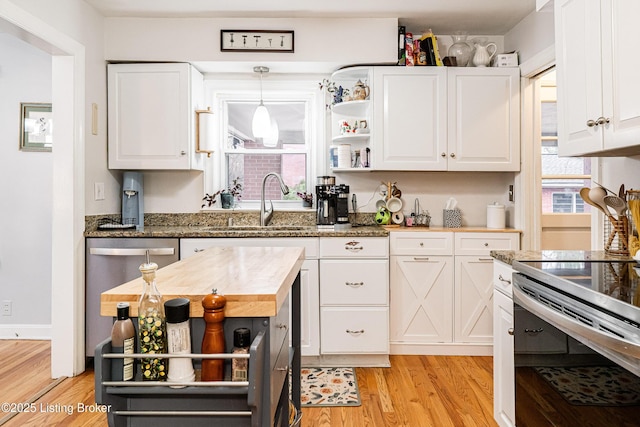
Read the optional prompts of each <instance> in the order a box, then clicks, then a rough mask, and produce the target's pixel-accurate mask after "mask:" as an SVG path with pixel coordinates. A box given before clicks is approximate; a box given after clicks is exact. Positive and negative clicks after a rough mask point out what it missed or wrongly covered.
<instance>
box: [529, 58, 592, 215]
mask: <svg viewBox="0 0 640 427" xmlns="http://www.w3.org/2000/svg"><path fill="white" fill-rule="evenodd" d="M540 96H541V106H540V108H541V110H540V114H541V118H540V128H541V129H540V130H541V143H542V146H541V148H540V154H541V178H542V213H543V214H547V213H589V212H591V206H589V205H586V206H585V204H584V203H583V201H582V198H581V197H580V189H581V188H582V187H591V159H590V158H581V157H559V156H558V127H557V125H558V119H557V105H556V84H555V71H554V72H551V73H548V74H546V75H545V76H544V77H542V81H541V87H540Z"/></svg>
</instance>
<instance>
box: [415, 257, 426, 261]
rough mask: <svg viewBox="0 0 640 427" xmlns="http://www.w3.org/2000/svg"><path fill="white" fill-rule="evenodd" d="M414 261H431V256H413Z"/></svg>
mask: <svg viewBox="0 0 640 427" xmlns="http://www.w3.org/2000/svg"><path fill="white" fill-rule="evenodd" d="M413 260H414V261H429V257H425V256H414V257H413Z"/></svg>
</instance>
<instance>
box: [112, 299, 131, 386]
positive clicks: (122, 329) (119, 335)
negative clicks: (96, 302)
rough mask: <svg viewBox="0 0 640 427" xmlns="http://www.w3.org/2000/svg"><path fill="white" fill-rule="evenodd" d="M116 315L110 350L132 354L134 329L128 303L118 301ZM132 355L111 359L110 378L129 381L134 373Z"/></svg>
mask: <svg viewBox="0 0 640 427" xmlns="http://www.w3.org/2000/svg"><path fill="white" fill-rule="evenodd" d="M116 308H117V310H118V317H117V320H116V321H115V323H114V324H113V327H112V328H111V352H112V353H122V354H133V353H135V350H136V345H135V343H136V330H135V328H134V327H133V322H132V321H131V319H130V318H129V303H128V302H119V303H118V304H117V305H116ZM134 370H135V369H134V363H133V358H132V357H127V358H124V359H112V364H111V379H112V380H113V381H130V380H132V379H133V375H134Z"/></svg>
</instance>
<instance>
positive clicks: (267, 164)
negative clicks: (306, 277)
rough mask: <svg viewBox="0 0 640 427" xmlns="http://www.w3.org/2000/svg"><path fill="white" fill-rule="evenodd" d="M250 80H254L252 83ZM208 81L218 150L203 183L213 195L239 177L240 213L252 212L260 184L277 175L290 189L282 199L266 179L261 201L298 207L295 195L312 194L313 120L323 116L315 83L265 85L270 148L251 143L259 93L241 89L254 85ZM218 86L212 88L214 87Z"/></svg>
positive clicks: (258, 141) (259, 142)
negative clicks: (274, 131)
mask: <svg viewBox="0 0 640 427" xmlns="http://www.w3.org/2000/svg"><path fill="white" fill-rule="evenodd" d="M253 80H254V79H253ZM224 83H225V84H216V83H213V82H212V91H211V93H212V97H213V99H214V101H213V104H214V105H215V108H216V110H217V111H218V116H219V117H218V120H219V122H218V124H219V128H220V130H219V136H220V138H219V141H220V142H219V149H218V150H216V152H217V153H216V156H215V157H216V158H215V160H214V164H215V165H216V166H215V167H213V168H212V170H211V171H210V175H211V177H210V178H209V179H207V181H208V183H207V184H209V185H211V188H212V189H213V191H217V190H218V189H220V188H226V186H227V185H228V183H230V182H233V180H234V179H236V178H240V181H241V182H242V184H243V191H242V198H241V200H240V207H241V208H253V207H255V206H257V202H258V201H259V200H260V193H261V190H262V188H261V187H262V180H263V178H264V176H265V175H266V174H268V173H270V172H277V173H279V174H280V175H281V176H282V178H283V180H284V182H285V183H286V184H287V186H288V187H289V189H290V192H289V194H288V195H283V194H282V192H281V190H280V186H279V185H278V183H277V180H276V179H269V180H268V181H267V182H266V186H265V197H266V199H270V200H272V201H273V202H274V204H275V205H276V206H277V205H278V204H280V206H281V207H282V206H285V207H296V206H300V198H299V197H298V196H297V195H296V193H297V192H313V191H314V187H313V185H314V184H313V182H314V181H313V180H312V178H311V177H312V176H314V174H315V167H314V159H315V158H316V149H317V147H318V144H319V141H321V140H322V139H321V138H322V135H321V134H319V132H318V130H317V129H318V128H319V126H318V123H319V120H318V118H319V117H321V112H323V111H324V109H323V106H322V105H321V104H320V108H319V107H318V103H319V102H322V100H321V99H320V98H321V93H320V92H319V91H318V89H317V87H318V84H317V82H315V81H314V82H312V83H311V82H296V81H295V80H294V81H293V82H292V81H291V80H289V81H287V82H286V85H285V82H283V81H281V82H269V84H268V83H267V82H265V83H264V91H263V98H264V104H265V106H266V107H267V110H268V111H269V115H270V116H271V118H272V119H273V120H275V122H276V123H277V126H278V137H277V142H276V143H275V146H271V145H272V144H268V145H269V146H266V145H265V144H263V141H262V139H260V138H254V137H253V134H252V131H251V122H252V118H253V114H254V111H255V109H256V108H257V106H258V102H259V99H260V89H259V86H258V85H257V84H255V89H254V88H253V87H250V88H249V89H247V86H250V85H251V84H253V83H255V82H253V81H248V82H247V81H245V82H240V81H236V82H232V83H230V82H228V81H227V82H224ZM216 86H218V88H216Z"/></svg>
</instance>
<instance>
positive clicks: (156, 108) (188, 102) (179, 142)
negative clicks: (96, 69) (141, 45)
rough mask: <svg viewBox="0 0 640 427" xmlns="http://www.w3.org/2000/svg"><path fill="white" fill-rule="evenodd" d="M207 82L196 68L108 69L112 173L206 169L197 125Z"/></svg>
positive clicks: (148, 66) (140, 66) (130, 66)
mask: <svg viewBox="0 0 640 427" xmlns="http://www.w3.org/2000/svg"><path fill="white" fill-rule="evenodd" d="M203 99H204V81H203V77H202V74H200V73H199V72H198V71H197V70H196V69H195V68H194V67H192V66H191V65H190V64H186V63H173V64H152V63H148V64H109V65H108V102H109V106H108V113H109V144H108V146H109V169H133V170H138V169H157V170H163V169H166V170H171V169H172V170H188V169H197V170H202V169H203V165H204V156H205V155H204V154H201V153H196V148H195V133H196V132H195V120H196V113H195V111H196V110H198V109H206V107H205V106H204V101H203Z"/></svg>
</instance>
